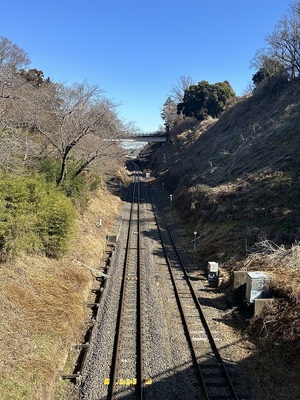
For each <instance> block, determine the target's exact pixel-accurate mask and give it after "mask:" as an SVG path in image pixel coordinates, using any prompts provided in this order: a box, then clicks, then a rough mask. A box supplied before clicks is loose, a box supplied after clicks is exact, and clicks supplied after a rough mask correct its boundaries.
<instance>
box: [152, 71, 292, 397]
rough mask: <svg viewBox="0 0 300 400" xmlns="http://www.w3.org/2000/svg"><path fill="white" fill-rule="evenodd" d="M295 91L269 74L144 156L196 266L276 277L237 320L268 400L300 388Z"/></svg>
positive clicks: (180, 127)
mask: <svg viewBox="0 0 300 400" xmlns="http://www.w3.org/2000/svg"><path fill="white" fill-rule="evenodd" d="M299 99H300V81H299V79H294V80H286V79H281V78H273V79H270V80H269V81H268V82H266V83H265V84H264V85H263V86H261V87H260V88H258V89H256V90H255V91H254V93H253V94H252V95H251V96H247V97H244V98H241V99H237V100H236V102H233V103H232V104H230V105H228V109H227V110H226V111H225V112H224V113H223V114H222V115H221V116H220V118H219V119H206V120H205V121H203V122H201V123H199V122H198V121H195V120H193V119H186V120H185V121H183V122H182V123H180V124H177V125H176V126H175V127H174V128H173V129H172V130H170V131H169V135H170V136H169V141H168V142H167V143H166V144H165V145H163V146H162V147H160V148H158V146H157V145H156V146H153V148H152V149H149V148H148V149H147V150H146V152H145V154H144V155H145V157H148V160H149V167H150V168H152V169H154V170H155V171H156V174H157V182H159V184H160V185H162V184H163V185H164V187H165V188H166V189H167V191H168V193H170V194H173V205H174V206H175V207H176V209H177V211H178V215H180V217H181V223H182V224H183V225H185V226H186V231H187V235H188V236H189V237H190V240H191V239H193V232H194V231H196V232H198V236H199V240H198V241H197V246H196V255H197V257H198V258H199V259H200V260H202V265H205V262H206V261H211V260H214V261H217V262H219V265H220V267H221V271H222V275H223V277H224V278H225V279H224V281H226V280H228V279H231V277H232V275H231V273H232V271H233V270H240V269H244V270H261V271H268V272H269V273H270V274H271V275H272V277H273V280H272V284H271V285H272V288H271V289H272V293H273V295H274V296H275V297H277V298H280V299H281V300H280V301H279V302H276V303H274V305H273V307H272V308H271V309H269V310H268V311H267V312H266V314H265V315H263V316H262V317H256V318H253V319H251V323H250V324H249V325H245V324H243V327H245V330H244V334H248V335H249V337H250V338H251V339H252V340H253V341H254V342H255V343H256V350H255V352H254V354H252V357H253V365H254V366H253V368H254V369H253V371H255V373H256V374H257V375H258V376H259V379H260V381H261V385H262V393H264V392H265V396H266V397H265V398H269V399H273V398H276V399H284V400H287V399H290V400H292V399H295V398H298V397H299V395H300V393H299V390H300V389H299V385H298V383H297V380H296V379H295V376H296V374H299V371H300V357H299V352H297V351H295V348H298V347H299V333H300V323H299V318H298V317H299V313H300V303H299V298H300V286H299V265H300V256H299V248H300V247H299V244H298V243H299V240H300V229H299V228H300V213H299V204H298V203H299V201H298V199H299V195H300V182H299V154H300V132H299V115H300V100H299ZM149 154H151V157H149ZM224 289H226V288H225V286H224ZM220 290H222V289H220ZM226 290H228V289H226ZM257 334H259V335H258V336H257ZM271 355H272V356H273V357H275V358H276V361H275V362H274V359H272V360H271V358H272V357H271ZM264 363H265V364H264ZM258 371H259V372H258ZM274 376H276V380H279V381H280V382H281V385H280V388H278V387H276V388H275V387H274ZM287 393H288V394H287Z"/></svg>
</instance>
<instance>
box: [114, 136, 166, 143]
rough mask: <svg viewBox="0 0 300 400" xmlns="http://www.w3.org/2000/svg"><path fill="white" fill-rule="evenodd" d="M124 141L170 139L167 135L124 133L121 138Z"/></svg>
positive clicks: (159, 140) (161, 141) (161, 140)
mask: <svg viewBox="0 0 300 400" xmlns="http://www.w3.org/2000/svg"><path fill="white" fill-rule="evenodd" d="M119 140H120V141H122V142H160V143H166V142H167V140H168V136H167V135H155V134H153V135H148V134H145V135H126V136H125V135H124V136H122V137H120V138H119Z"/></svg>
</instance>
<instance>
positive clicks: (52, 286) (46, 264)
mask: <svg viewBox="0 0 300 400" xmlns="http://www.w3.org/2000/svg"><path fill="white" fill-rule="evenodd" d="M120 205H121V201H120V199H119V198H118V197H115V196H112V195H111V194H109V193H108V192H107V190H106V189H104V188H102V189H101V190H99V192H98V193H97V196H95V197H94V198H93V199H92V201H91V203H90V206H89V210H88V212H87V213H86V214H85V215H84V216H83V217H80V218H79V219H78V231H77V235H76V237H74V242H73V247H72V251H71V252H70V253H69V255H68V256H66V257H64V258H63V259H61V260H52V259H47V258H45V257H38V256H34V257H29V256H26V255H24V256H22V257H21V258H18V259H16V260H14V261H13V262H10V263H7V264H1V265H0V271H1V281H0V321H1V323H0V341H1V343H2V345H1V348H0V399H1V400H8V399H13V400H18V399H22V400H23V399H24V400H27V399H28V400H29V399H30V400H41V399H43V400H47V399H52V398H53V396H54V391H55V388H56V386H57V383H58V378H59V375H60V371H62V369H63V366H64V363H65V362H66V359H67V356H68V352H69V350H70V348H71V347H72V346H73V345H74V344H77V343H79V342H80V341H81V338H82V335H83V334H84V333H85V330H86V324H87V322H88V319H89V311H88V308H87V307H86V304H87V302H88V299H89V296H90V288H91V287H92V285H93V278H92V275H91V273H90V270H89V269H88V268H86V267H85V266H83V264H82V263H84V264H85V265H88V266H91V267H92V268H97V267H99V266H100V265H101V262H102V261H101V259H102V255H103V251H104V248H105V238H106V235H107V234H108V233H110V231H111V229H112V226H113V221H114V219H115V217H116V215H117V214H118V210H119V207H120ZM100 218H102V225H101V227H100V226H99V220H100Z"/></svg>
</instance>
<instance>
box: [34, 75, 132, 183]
mask: <svg viewBox="0 0 300 400" xmlns="http://www.w3.org/2000/svg"><path fill="white" fill-rule="evenodd" d="M54 86H55V91H54V92H53V90H51V91H49V92H47V90H46V87H45V86H44V87H41V88H38V89H36V97H35V101H34V102H33V104H32V106H31V112H30V115H31V118H33V120H32V124H33V125H34V128H35V129H36V130H37V132H38V133H39V134H41V135H42V136H43V137H44V138H45V139H46V141H47V142H48V144H50V147H48V150H50V151H51V150H53V151H54V152H55V153H56V154H58V156H59V158H60V160H61V170H60V174H59V176H58V178H57V184H61V183H62V182H63V181H64V179H65V178H66V174H67V166H68V162H69V161H70V160H73V161H74V160H76V164H77V170H76V171H75V172H73V177H76V176H77V175H79V174H80V173H81V172H82V171H83V170H85V169H86V168H87V167H88V166H89V165H90V164H91V163H92V162H93V161H94V160H96V159H97V158H100V157H103V156H105V155H108V152H109V150H108V148H110V147H111V148H113V147H114V146H115V143H114V140H116V139H117V138H118V137H119V136H120V135H122V133H123V132H124V129H125V128H124V126H123V124H122V123H121V121H120V119H119V118H118V116H117V113H116V105H115V104H114V103H113V102H111V101H110V100H108V99H107V98H105V97H104V96H103V94H102V93H101V91H100V89H99V87H98V86H96V85H95V86H91V85H88V84H87V83H86V82H84V83H82V84H74V85H73V86H72V87H68V86H65V85H62V84H57V85H54ZM40 89H42V91H41V90H40Z"/></svg>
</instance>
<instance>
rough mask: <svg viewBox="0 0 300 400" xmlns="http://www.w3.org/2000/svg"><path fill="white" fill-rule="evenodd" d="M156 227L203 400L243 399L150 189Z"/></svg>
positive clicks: (153, 193)
mask: <svg viewBox="0 0 300 400" xmlns="http://www.w3.org/2000/svg"><path fill="white" fill-rule="evenodd" d="M149 194H150V198H151V202H152V206H153V212H154V215H155V218H156V222H157V227H158V230H159V235H160V239H161V243H162V246H163V250H164V254H165V257H166V260H167V265H168V270H169V273H170V279H171V282H172V285H173V288H174V291H175V295H176V300H177V304H178V307H179V310H180V314H181V317H182V323H183V325H184V329H185V332H186V337H187V340H188V343H189V346H190V349H191V354H192V357H193V361H194V366H195V369H196V371H197V375H198V378H199V382H200V385H199V388H200V391H201V392H202V393H201V394H202V396H203V397H201V398H204V399H206V400H239V399H240V400H241V398H240V397H238V395H237V393H236V389H235V387H234V384H233V381H232V379H231V377H230V375H229V373H228V371H227V368H226V366H225V363H224V362H223V360H222V358H221V356H220V353H219V351H218V348H217V345H216V342H215V340H214V338H213V334H212V332H211V330H210V328H209V324H208V323H207V321H206V318H205V315H204V313H203V311H202V308H201V305H200V302H199V300H198V296H197V294H196V293H195V290H194V289H193V286H192V283H191V280H190V278H189V274H188V272H187V269H186V267H185V264H184V262H183V260H182V258H181V256H180V254H179V252H178V249H177V246H176V244H175V241H174V239H173V235H172V233H171V230H170V228H169V227H168V224H167V222H166V220H165V218H164V215H163V212H162V209H161V207H160V205H159V203H158V200H157V198H156V196H155V192H154V190H153V189H152V187H151V189H149Z"/></svg>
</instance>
